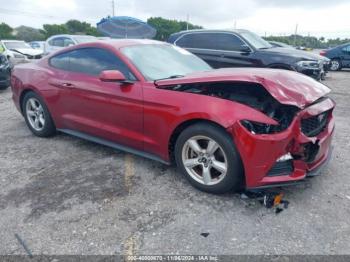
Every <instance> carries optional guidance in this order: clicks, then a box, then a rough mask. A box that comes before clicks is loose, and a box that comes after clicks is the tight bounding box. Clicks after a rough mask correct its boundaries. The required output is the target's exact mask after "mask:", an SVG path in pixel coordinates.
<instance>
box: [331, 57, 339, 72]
mask: <svg viewBox="0 0 350 262" xmlns="http://www.w3.org/2000/svg"><path fill="white" fill-rule="evenodd" d="M339 68H340V63H339V61H338V60H332V61H331V70H332V71H337V70H339Z"/></svg>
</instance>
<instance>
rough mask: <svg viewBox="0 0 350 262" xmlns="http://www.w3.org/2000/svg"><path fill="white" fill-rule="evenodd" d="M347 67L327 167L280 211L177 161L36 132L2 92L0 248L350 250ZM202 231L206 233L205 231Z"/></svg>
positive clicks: (333, 83)
mask: <svg viewBox="0 0 350 262" xmlns="http://www.w3.org/2000/svg"><path fill="white" fill-rule="evenodd" d="M349 83H350V72H339V73H338V72H337V73H331V74H330V75H329V77H328V79H327V81H326V84H327V85H328V86H330V87H331V88H332V89H333V93H332V95H331V96H332V97H333V98H334V99H335V101H336V102H337V109H336V112H335V115H336V122H337V130H336V135H335V139H334V146H335V150H334V157H333V160H332V162H331V163H330V165H329V167H328V168H327V169H326V170H325V172H324V175H323V176H321V177H317V178H314V179H312V181H311V183H308V184H305V185H302V186H297V187H291V188H285V189H283V192H284V193H285V199H287V200H289V201H290V205H289V208H288V209H285V210H284V211H283V212H281V213H279V214H275V212H274V210H269V209H266V208H264V207H262V206H261V205H260V203H258V202H257V201H255V200H242V199H241V198H240V197H239V195H237V194H227V195H223V196H215V195H209V194H205V193H202V192H199V191H197V190H195V189H194V188H193V187H191V186H190V185H189V184H188V183H187V182H186V181H185V179H184V178H182V177H181V176H180V175H178V174H177V172H176V170H175V168H173V167H170V168H169V167H167V166H164V165H162V164H159V163H156V162H153V161H150V160H147V159H143V158H139V157H136V156H133V155H129V154H125V153H123V152H118V151H117V152H116V151H114V150H111V149H109V148H106V147H103V146H99V145H95V144H93V143H90V142H86V141H83V140H80V139H77V138H73V137H70V136H67V135H63V134H59V135H57V136H56V137H54V138H51V139H40V138H37V137H34V136H33V135H32V134H31V133H30V132H29V130H28V129H27V127H26V125H25V123H24V120H23V118H22V117H21V116H20V114H19V113H18V112H17V111H16V109H15V107H14V105H13V103H12V101H11V91H10V90H7V91H0V133H1V136H0V181H1V182H0V183H1V191H0V232H1V234H0V243H1V244H0V254H3V255H4V254H6V255H11V254H25V251H24V249H23V247H22V246H21V245H19V243H18V241H17V239H16V238H15V234H18V235H19V236H20V237H21V238H22V239H23V240H24V241H25V242H26V244H27V246H28V248H29V249H30V250H31V252H32V253H33V254H50V255H52V254H56V255H59V254H94V255H96V254H105V255H111V254H127V255H131V254H213V255H217V254H228V255H229V254H350V219H349V217H350V175H349V173H348V171H349V170H350V162H349V160H350V154H349V148H350V139H349V134H350V118H349V113H350V102H349V101H350V90H349ZM201 233H209V235H208V236H207V237H203V236H201Z"/></svg>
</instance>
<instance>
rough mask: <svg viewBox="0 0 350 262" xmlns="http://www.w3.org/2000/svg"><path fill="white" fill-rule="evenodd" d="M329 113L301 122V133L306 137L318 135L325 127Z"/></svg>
mask: <svg viewBox="0 0 350 262" xmlns="http://www.w3.org/2000/svg"><path fill="white" fill-rule="evenodd" d="M329 114H330V111H326V112H324V113H322V114H319V115H317V116H312V117H309V118H306V119H302V120H301V131H302V132H303V133H304V134H305V135H306V136H308V137H313V136H317V135H319V134H320V133H321V132H322V131H323V130H324V129H325V128H326V126H327V123H328V117H329Z"/></svg>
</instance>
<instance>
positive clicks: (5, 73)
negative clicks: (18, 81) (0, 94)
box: [0, 53, 11, 90]
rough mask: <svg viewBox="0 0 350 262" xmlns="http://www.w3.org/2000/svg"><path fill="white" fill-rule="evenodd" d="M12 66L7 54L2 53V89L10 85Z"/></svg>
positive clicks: (0, 66)
mask: <svg viewBox="0 0 350 262" xmlns="http://www.w3.org/2000/svg"><path fill="white" fill-rule="evenodd" d="M10 74H11V66H10V63H9V61H8V60H7V58H6V56H5V55H3V54H1V53H0V90H4V89H6V88H8V87H9V86H10Z"/></svg>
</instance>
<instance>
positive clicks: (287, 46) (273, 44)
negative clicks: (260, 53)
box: [269, 41, 295, 49]
mask: <svg viewBox="0 0 350 262" xmlns="http://www.w3.org/2000/svg"><path fill="white" fill-rule="evenodd" d="M269 43H270V44H271V45H272V46H273V47H282V48H289V49H295V47H293V46H291V45H287V44H286V43H282V42H277V41H269Z"/></svg>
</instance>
